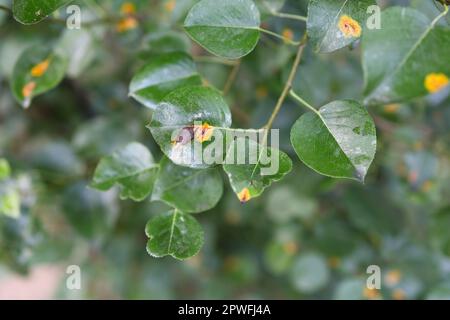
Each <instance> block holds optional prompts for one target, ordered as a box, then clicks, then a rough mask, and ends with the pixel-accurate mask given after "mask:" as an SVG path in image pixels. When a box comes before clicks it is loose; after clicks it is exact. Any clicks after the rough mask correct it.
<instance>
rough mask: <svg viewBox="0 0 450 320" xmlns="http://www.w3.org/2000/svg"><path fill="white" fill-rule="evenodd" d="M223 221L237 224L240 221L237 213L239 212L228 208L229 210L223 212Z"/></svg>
mask: <svg viewBox="0 0 450 320" xmlns="http://www.w3.org/2000/svg"><path fill="white" fill-rule="evenodd" d="M225 221H226V222H227V223H228V224H231V225H236V224H239V223H240V222H241V216H240V215H239V212H236V211H234V210H230V211H227V212H226V213H225Z"/></svg>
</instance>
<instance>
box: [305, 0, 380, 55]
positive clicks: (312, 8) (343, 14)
mask: <svg viewBox="0 0 450 320" xmlns="http://www.w3.org/2000/svg"><path fill="white" fill-rule="evenodd" d="M375 4H376V2H375V1H374V0H360V1H353V0H326V1H323V0H311V1H310V3H309V9H308V23H307V28H308V36H309V38H310V39H311V43H312V45H313V46H314V48H315V50H316V51H318V52H323V53H325V52H333V51H336V50H338V49H341V48H343V47H346V46H348V45H349V44H351V43H352V42H354V41H355V40H358V39H359V38H360V36H361V34H362V32H363V29H364V27H365V24H366V19H367V18H368V15H367V8H368V7H369V6H371V5H375Z"/></svg>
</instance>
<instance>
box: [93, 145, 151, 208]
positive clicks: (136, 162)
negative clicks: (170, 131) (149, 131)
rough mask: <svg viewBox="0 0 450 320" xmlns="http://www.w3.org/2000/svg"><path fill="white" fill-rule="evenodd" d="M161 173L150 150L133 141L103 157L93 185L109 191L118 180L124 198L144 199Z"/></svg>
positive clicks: (121, 195)
mask: <svg viewBox="0 0 450 320" xmlns="http://www.w3.org/2000/svg"><path fill="white" fill-rule="evenodd" d="M157 172H158V164H156V163H155V162H154V160H153V156H152V154H151V153H150V151H149V150H148V149H147V148H146V147H145V146H144V145H142V144H140V143H137V142H132V143H130V144H128V145H127V146H125V147H124V148H123V149H120V150H118V151H116V152H114V153H113V154H112V155H110V156H107V157H104V158H103V159H101V160H100V163H99V164H98V166H97V168H96V169H95V173H94V177H93V179H92V182H91V185H90V186H91V187H93V188H95V189H98V190H101V191H106V190H108V189H110V188H111V187H112V186H113V185H114V184H116V183H117V184H118V185H120V187H121V189H122V191H121V194H120V197H121V198H122V199H127V198H130V199H132V200H135V201H142V200H144V199H145V198H146V197H147V196H148V195H149V194H150V193H151V192H152V190H153V185H154V183H155V180H156V176H157Z"/></svg>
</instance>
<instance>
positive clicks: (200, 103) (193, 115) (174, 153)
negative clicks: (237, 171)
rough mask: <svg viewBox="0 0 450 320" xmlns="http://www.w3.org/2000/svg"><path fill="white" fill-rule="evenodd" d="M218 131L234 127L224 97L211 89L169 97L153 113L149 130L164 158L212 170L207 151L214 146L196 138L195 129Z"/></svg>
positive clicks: (184, 90)
mask: <svg viewBox="0 0 450 320" xmlns="http://www.w3.org/2000/svg"><path fill="white" fill-rule="evenodd" d="M203 124H207V125H208V126H210V127H211V129H210V130H212V131H214V130H216V129H218V128H229V127H230V126H231V113H230V109H229V108H228V105H227V104H226V102H225V100H224V99H223V97H222V96H221V94H220V93H219V92H218V91H217V90H215V89H211V88H207V87H198V86H197V87H184V88H180V89H177V90H175V91H174V92H172V93H170V94H169V95H167V96H166V97H165V98H164V99H163V100H162V101H161V103H160V104H159V105H158V107H157V108H156V110H155V111H154V113H153V118H152V121H151V122H150V124H149V125H148V128H149V129H150V131H151V133H152V135H153V137H154V138H155V140H156V142H157V143H158V145H159V146H160V147H161V150H162V151H163V152H164V154H165V155H166V156H167V157H168V158H169V159H170V160H172V162H174V163H175V164H178V165H182V166H187V167H191V168H208V167H210V166H211V164H208V163H206V162H205V161H203V150H204V148H205V147H206V146H207V145H208V144H209V143H210V142H209V141H199V140H198V139H196V138H195V137H194V134H193V130H194V128H195V127H194V126H201V125H203Z"/></svg>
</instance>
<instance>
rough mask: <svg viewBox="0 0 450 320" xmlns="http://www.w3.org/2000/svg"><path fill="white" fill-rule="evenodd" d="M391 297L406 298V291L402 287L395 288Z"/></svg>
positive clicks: (395, 298) (396, 298)
mask: <svg viewBox="0 0 450 320" xmlns="http://www.w3.org/2000/svg"><path fill="white" fill-rule="evenodd" d="M392 298H393V299H394V300H405V299H406V293H405V291H404V290H402V289H395V290H394V292H392Z"/></svg>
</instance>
